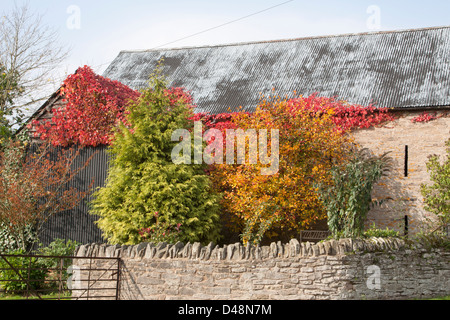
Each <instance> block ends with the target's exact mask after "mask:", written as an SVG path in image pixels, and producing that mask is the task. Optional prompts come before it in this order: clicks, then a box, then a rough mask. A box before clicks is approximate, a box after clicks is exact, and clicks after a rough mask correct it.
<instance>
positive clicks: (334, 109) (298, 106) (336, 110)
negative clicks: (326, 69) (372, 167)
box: [192, 94, 395, 132]
mask: <svg viewBox="0 0 450 320" xmlns="http://www.w3.org/2000/svg"><path fill="white" fill-rule="evenodd" d="M286 103H287V104H288V109H289V110H290V113H291V114H292V115H294V114H295V113H296V112H299V110H305V109H306V110H311V111H313V113H316V114H320V113H328V114H331V115H332V119H333V122H334V123H335V124H336V128H337V129H338V130H341V131H350V130H353V129H364V128H370V127H374V126H377V125H380V124H382V123H385V122H387V121H393V120H395V117H394V116H393V115H392V114H391V113H389V109H387V108H377V107H375V106H373V105H369V106H362V105H357V104H348V103H345V102H343V101H339V100H336V99H334V98H328V97H318V96H317V95H316V94H313V95H310V96H309V97H298V98H292V99H289V100H287V102H286ZM237 114H239V112H233V113H220V114H208V113H198V114H196V115H195V116H194V117H193V118H192V119H193V120H194V121H200V120H201V121H202V122H203V125H204V126H205V127H206V128H215V129H219V130H221V131H222V132H224V130H225V129H234V128H235V127H236V125H235V124H234V123H233V118H234V117H235V116H236V115H237Z"/></svg>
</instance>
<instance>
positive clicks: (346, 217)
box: [315, 149, 391, 237]
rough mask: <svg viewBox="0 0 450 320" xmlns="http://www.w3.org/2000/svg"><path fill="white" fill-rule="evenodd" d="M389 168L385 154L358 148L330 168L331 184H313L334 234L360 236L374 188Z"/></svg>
mask: <svg viewBox="0 0 450 320" xmlns="http://www.w3.org/2000/svg"><path fill="white" fill-rule="evenodd" d="M390 169H391V158H389V157H388V156H387V154H383V155H381V156H374V155H373V154H372V153H371V152H370V151H369V150H368V149H360V150H355V151H354V152H352V153H351V155H350V157H349V158H348V159H347V160H346V161H345V162H343V163H340V164H336V165H334V166H333V167H332V168H331V183H329V184H326V183H320V182H316V183H315V186H316V188H317V193H318V195H319V198H320V200H321V201H322V202H323V204H324V206H325V208H326V212H327V218H328V220H327V222H328V227H329V230H330V231H331V233H332V235H333V236H343V237H359V236H362V234H363V232H364V222H365V220H366V216H367V213H368V212H369V210H370V206H371V204H374V202H373V201H372V190H373V187H374V185H375V183H376V182H377V181H378V180H379V179H380V178H381V177H382V176H383V175H387V174H388V173H389V171H390Z"/></svg>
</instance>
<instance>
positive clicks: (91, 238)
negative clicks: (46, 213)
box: [30, 27, 450, 242]
mask: <svg viewBox="0 0 450 320" xmlns="http://www.w3.org/2000/svg"><path fill="white" fill-rule="evenodd" d="M161 58H164V69H163V71H164V75H165V76H166V79H167V80H168V82H169V85H170V86H177V87H185V88H186V89H187V90H189V91H191V93H192V95H193V97H194V102H195V103H196V104H197V106H198V108H197V111H198V112H210V113H222V112H229V111H230V110H231V111H233V110H237V109H238V108H239V107H242V108H243V110H245V111H252V110H254V109H255V107H256V105H257V103H258V101H259V98H260V94H266V95H269V94H270V93H271V92H272V90H275V92H276V93H277V94H279V95H280V96H290V95H292V93H293V92H294V91H295V92H297V94H302V95H309V94H312V93H318V95H320V96H333V97H337V98H339V99H343V100H346V101H348V102H350V103H354V104H360V105H369V104H371V103H373V104H375V105H376V106H378V107H385V108H390V109H391V110H392V112H393V113H395V115H396V116H397V120H396V121H394V122H390V123H388V124H386V125H384V126H381V127H376V128H370V129H360V130H357V131H355V132H354V133H353V134H354V137H355V139H356V141H358V142H359V143H360V145H361V146H363V147H368V148H370V149H371V150H373V151H374V152H375V153H377V154H380V153H383V152H386V151H389V152H391V156H392V157H393V158H394V163H395V170H394V171H395V172H394V173H395V174H393V175H392V177H390V178H389V179H386V181H383V183H381V184H380V185H378V186H377V188H376V190H375V191H374V197H375V198H377V199H383V200H385V201H384V202H383V205H382V206H380V207H376V208H374V209H372V210H371V212H370V214H369V217H368V224H372V223H375V224H376V225H377V226H379V227H383V228H384V227H390V228H392V229H396V230H398V231H401V232H409V233H417V232H418V231H420V229H421V227H422V226H423V224H424V222H425V221H426V220H428V219H432V218H433V217H432V216H431V215H430V214H429V213H427V212H426V211H425V210H424V208H423V201H422V197H421V193H420V185H421V184H422V183H426V182H428V181H429V177H428V173H427V170H426V161H427V158H428V156H429V155H431V154H438V155H441V156H443V155H444V154H445V150H446V149H445V142H446V140H448V139H449V138H450V117H449V116H448V115H447V114H448V112H449V111H450V27H435V28H425V29H413V30H400V31H391V32H370V33H358V34H345V35H333V36H320V37H308V38H298V39H286V40H275V41H263V42H248V43H236V44H225V45H214V46H203V47H187V48H173V49H158V50H143V51H122V52H120V53H119V55H118V56H117V57H116V59H115V60H114V61H113V62H112V63H111V64H110V65H109V67H108V68H107V69H106V71H105V72H104V74H103V76H105V77H107V78H110V79H112V80H117V81H119V82H121V83H123V84H125V85H127V86H129V87H131V88H133V89H139V88H143V87H146V86H147V82H148V77H149V75H150V74H151V73H152V72H153V70H154V69H155V67H156V65H157V62H158V61H159V60H160V59H161ZM55 107H64V105H63V102H62V97H61V95H60V94H59V93H58V92H56V93H55V94H54V95H53V96H52V97H50V99H49V100H48V101H47V102H46V103H45V104H44V105H43V106H42V107H41V108H40V109H39V110H37V112H36V113H35V114H34V116H33V117H32V118H31V119H30V121H31V120H32V119H37V120H39V119H45V118H48V117H51V111H52V109H53V108H55ZM98 150H100V152H98V153H97V155H96V158H95V159H94V161H93V162H92V164H91V165H90V167H89V168H88V169H87V170H86V172H85V176H83V177H80V179H79V181H78V183H84V182H83V181H84V180H86V179H89V177H91V176H92V175H95V176H96V184H97V185H98V186H101V185H102V183H103V181H104V178H105V173H106V168H107V158H108V157H107V154H106V153H105V147H98ZM93 151H94V150H90V151H89V150H87V151H86V152H87V153H89V152H93ZM86 156H87V155H86ZM87 210H88V207H87V206H86V205H84V204H83V205H82V206H80V208H77V209H76V210H74V211H73V212H71V213H70V214H65V215H64V216H63V215H61V216H60V217H55V219H53V221H51V222H50V223H49V225H48V228H47V231H48V232H47V233H46V234H45V239H44V242H48V241H49V240H50V239H52V238H58V237H59V238H61V237H64V238H70V239H72V240H77V241H80V242H95V241H97V242H98V241H101V234H100V232H99V230H98V229H96V227H95V226H94V225H93V219H94V218H93V217H92V216H89V215H88V213H87Z"/></svg>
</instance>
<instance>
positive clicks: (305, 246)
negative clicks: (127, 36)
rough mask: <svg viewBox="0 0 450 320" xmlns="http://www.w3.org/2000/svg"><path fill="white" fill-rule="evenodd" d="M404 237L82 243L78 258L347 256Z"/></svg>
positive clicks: (399, 244)
mask: <svg viewBox="0 0 450 320" xmlns="http://www.w3.org/2000/svg"><path fill="white" fill-rule="evenodd" d="M408 248H409V247H408V246H407V245H406V244H405V241H404V240H402V239H400V238H376V237H373V238H369V239H339V240H327V241H323V242H318V243H310V242H302V243H300V242H299V241H298V240H297V239H292V240H290V241H289V243H286V244H282V243H281V241H278V242H272V243H271V244H270V245H268V246H259V245H257V246H253V245H247V246H244V245H242V244H241V243H239V242H238V243H234V244H227V245H223V246H219V245H215V244H214V243H212V242H211V243H209V244H208V245H206V246H204V245H202V244H201V243H199V242H195V243H187V244H184V243H182V242H177V243H175V244H169V243H166V242H161V243H158V244H154V243H147V242H143V243H139V244H137V245H117V244H116V245H109V244H105V243H92V244H85V245H81V246H78V247H77V248H76V250H75V256H77V257H120V258H129V259H141V258H145V259H174V258H177V259H179V258H181V259H191V260H230V261H236V260H262V259H271V258H293V257H317V256H333V255H345V254H350V253H356V252H378V251H382V252H386V251H396V250H400V249H408Z"/></svg>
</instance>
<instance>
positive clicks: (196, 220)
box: [91, 78, 219, 244]
mask: <svg viewBox="0 0 450 320" xmlns="http://www.w3.org/2000/svg"><path fill="white" fill-rule="evenodd" d="M150 83H151V85H152V86H151V87H149V88H148V89H146V90H144V91H143V92H142V94H141V97H140V99H139V100H138V101H137V102H135V103H132V104H130V105H129V106H128V109H127V110H126V112H127V122H128V123H129V126H125V125H122V126H120V129H119V131H118V132H117V133H116V134H115V137H114V139H113V143H112V145H111V146H110V148H109V151H110V153H111V154H112V155H113V158H112V160H111V163H110V169H109V172H108V178H107V183H106V186H105V187H104V188H101V189H99V190H97V192H96V193H95V195H94V196H95V199H94V201H93V202H92V210H91V213H92V214H96V215H98V216H99V217H100V218H99V220H98V226H99V227H100V228H101V229H102V231H103V232H104V236H105V237H106V238H107V239H108V240H109V242H111V243H122V244H135V243H139V242H141V241H143V240H150V241H157V240H155V239H161V238H163V234H164V236H165V231H164V230H162V229H163V228H167V229H168V230H167V231H168V233H169V231H170V230H169V229H170V228H172V229H173V226H178V225H180V226H182V228H181V229H180V232H179V233H178V232H177V234H176V235H177V237H176V240H177V241H183V242H195V241H199V242H204V243H208V242H210V241H217V240H218V238H219V214H218V199H219V196H218V195H217V194H215V193H214V192H212V189H211V183H210V180H209V177H208V176H207V175H206V174H205V166H204V165H203V164H192V165H187V164H174V163H173V162H172V159H171V151H172V148H173V147H174V145H175V142H172V141H171V136H172V132H173V130H175V129H188V130H189V129H191V128H192V126H193V123H192V121H190V120H188V118H190V117H192V114H193V113H192V109H191V106H190V104H189V103H190V102H191V99H189V97H188V98H186V97H187V95H186V93H184V92H182V91H180V89H177V88H175V89H174V88H171V89H168V88H166V87H165V83H164V81H163V80H162V79H160V78H152V79H151V81H150ZM192 140H193V139H191V141H192ZM154 212H158V213H159V214H158V219H155V217H154ZM143 230H147V231H148V232H144V233H143ZM150 230H152V231H151V232H150ZM155 230H158V231H157V234H155V233H154V232H155Z"/></svg>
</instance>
